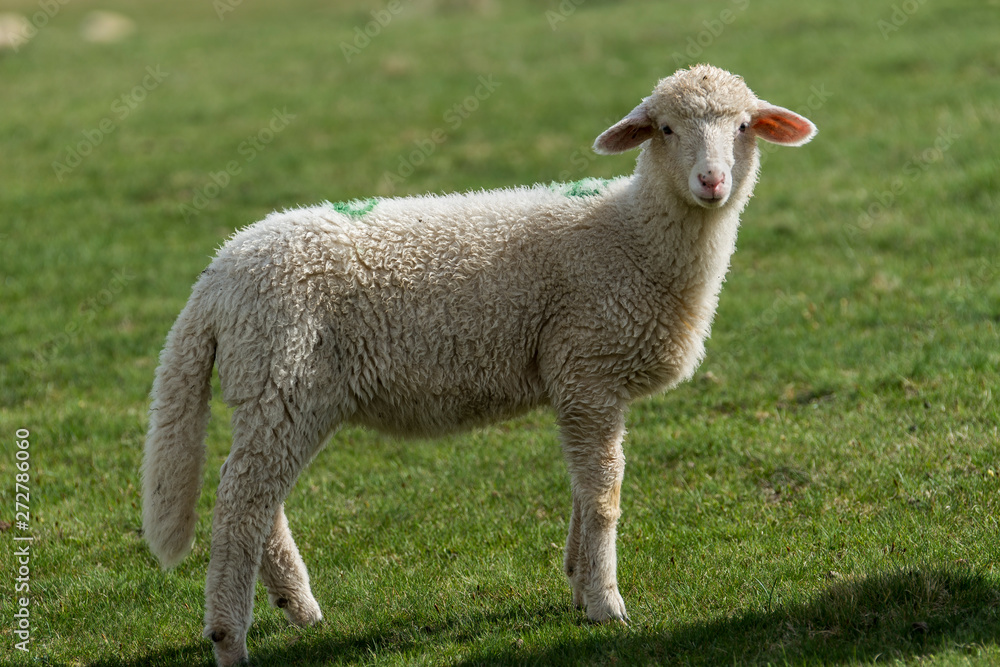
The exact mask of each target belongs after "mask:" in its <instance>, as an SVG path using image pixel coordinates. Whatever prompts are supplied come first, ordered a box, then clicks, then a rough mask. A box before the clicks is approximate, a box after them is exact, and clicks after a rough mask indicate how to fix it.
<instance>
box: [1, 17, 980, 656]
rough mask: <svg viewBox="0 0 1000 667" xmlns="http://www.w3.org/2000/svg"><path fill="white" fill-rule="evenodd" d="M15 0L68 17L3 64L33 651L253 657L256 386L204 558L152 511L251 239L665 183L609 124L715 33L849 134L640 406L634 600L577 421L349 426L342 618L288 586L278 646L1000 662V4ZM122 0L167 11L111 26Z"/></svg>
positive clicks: (837, 131)
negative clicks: (212, 633) (176, 388)
mask: <svg viewBox="0 0 1000 667" xmlns="http://www.w3.org/2000/svg"><path fill="white" fill-rule="evenodd" d="M329 4H335V5H336V6H337V7H336V8H330V7H329V6H328V5H329ZM279 5H280V6H279ZM4 6H5V8H7V9H13V10H16V11H20V12H21V13H22V14H26V15H28V16H29V17H32V21H33V22H34V25H35V26H38V28H37V30H36V32H37V34H36V35H35V37H34V39H33V40H32V41H31V42H30V43H29V44H27V45H25V46H23V47H22V48H21V49H20V50H19V51H18V52H17V53H7V54H4V55H2V57H0V100H2V104H0V109H2V110H0V304H2V305H0V309H2V310H0V434H2V441H3V447H2V455H0V488H2V489H3V494H2V498H3V506H2V507H0V520H2V521H4V522H5V523H10V524H14V525H13V526H11V527H10V528H8V529H6V530H5V531H3V532H2V533H0V581H2V582H3V591H2V592H0V643H2V645H0V663H3V664H13V665H34V664H44V665H64V664H66V665H103V666H108V667H110V666H113V665H209V664H213V663H212V661H211V660H212V659H211V645H210V642H208V641H207V640H203V639H200V633H201V627H202V626H201V616H202V611H203V587H204V575H205V568H206V565H207V561H208V537H209V532H210V516H211V508H212V506H213V499H214V488H215V485H216V484H217V481H218V472H217V471H218V467H219V465H220V464H221V463H222V461H223V459H224V458H225V456H226V453H227V451H228V447H229V428H228V415H229V413H228V411H227V408H226V407H225V406H224V405H223V404H222V403H221V401H219V400H218V398H217V399H216V401H215V405H214V406H213V421H212V424H211V426H210V433H209V439H208V450H209V464H208V473H207V475H206V486H205V491H204V493H203V495H202V498H201V502H200V509H199V511H200V517H201V518H200V521H199V524H198V539H197V542H196V545H195V549H194V551H193V553H192V555H191V556H190V557H189V558H188V560H186V561H185V562H184V563H183V564H182V565H181V566H180V567H179V568H177V569H176V570H174V571H171V572H167V573H164V572H162V571H161V570H160V569H159V568H158V566H157V564H156V562H155V560H154V558H153V557H152V556H151V554H150V553H149V552H148V550H147V549H146V548H145V546H144V544H143V542H142V540H141V536H140V502H139V491H138V486H139V480H138V468H139V463H140V459H141V450H142V440H143V435H144V430H145V423H146V410H147V407H148V398H147V397H148V392H149V388H150V384H151V382H152V377H153V370H154V368H155V364H156V357H157V354H158V352H159V349H160V347H161V346H162V343H163V339H164V336H165V335H166V333H167V331H168V329H169V327H170V325H171V323H172V322H173V319H174V317H176V315H177V313H178V312H179V311H180V309H181V307H182V305H183V304H184V302H185V299H186V298H187V295H188V293H189V289H190V286H191V285H192V284H193V282H194V281H195V279H196V278H197V276H198V274H199V272H200V271H201V270H202V269H203V268H204V267H205V266H206V265H207V263H208V260H209V257H210V256H211V255H212V254H213V252H214V250H215V249H216V248H217V247H218V246H219V245H220V244H221V243H222V242H223V240H224V239H225V238H226V237H227V236H228V235H229V234H231V233H232V232H233V231H234V230H235V229H237V228H239V227H241V226H243V225H246V224H248V223H250V222H253V221H254V220H257V219H259V218H261V217H263V216H264V215H266V214H267V213H268V212H270V211H272V210H275V209H281V208H285V207H291V206H295V205H300V204H301V205H304V204H312V203H317V202H320V201H323V200H330V201H338V200H347V199H351V198H355V197H364V196H371V195H390V194H407V193H420V192H429V191H434V192H448V191H456V190H466V189H470V188H480V187H501V186H508V185H515V184H521V183H531V182H535V181H552V180H576V179H578V178H582V177H584V176H613V175H618V174H625V173H629V172H630V171H631V169H632V164H633V161H634V154H630V155H624V156H616V157H600V158H598V157H597V156H595V155H593V154H592V153H591V152H590V151H589V146H590V144H591V143H592V141H593V139H594V138H595V137H596V136H597V135H598V134H599V133H600V132H601V131H602V130H603V129H604V128H605V127H607V126H608V125H609V124H610V123H611V122H613V121H615V120H617V119H618V118H619V117H621V116H622V115H623V114H624V113H626V112H627V111H628V110H630V109H631V108H632V106H634V104H635V103H636V102H637V101H638V100H639V99H640V98H641V97H642V96H643V95H645V94H647V93H648V92H649V90H650V89H651V87H652V85H653V83H654V82H655V81H656V80H657V79H658V78H660V77H662V76H666V75H667V74H669V73H671V72H672V71H674V70H675V69H676V68H677V67H679V66H685V65H688V64H691V63H694V62H699V61H706V62H711V63H713V64H716V65H719V66H721V67H725V68H728V69H731V70H733V71H736V72H739V73H741V74H742V75H744V77H745V78H746V80H747V81H748V83H749V84H750V86H751V87H752V88H753V89H754V90H755V91H756V92H757V93H758V94H759V95H760V96H761V97H763V98H765V99H768V100H769V101H771V102H773V103H775V104H780V105H783V106H787V107H789V108H792V109H795V110H797V111H799V112H801V113H803V114H805V115H807V116H809V117H810V118H811V119H812V120H813V121H814V122H815V123H816V124H817V125H818V127H819V128H820V134H819V135H818V137H817V138H816V139H815V140H814V141H813V142H812V143H811V144H809V145H808V146H805V147H803V148H800V149H794V150H793V149H780V150H774V151H768V152H767V153H766V154H765V161H764V166H763V173H762V178H761V183H760V185H759V186H758V188H757V191H756V197H755V198H754V200H753V201H752V202H751V204H750V206H749V208H748V209H747V211H746V213H745V214H744V216H743V228H742V231H741V237H740V242H739V250H738V252H737V253H736V255H735V256H734V258H733V265H732V269H731V272H730V275H729V279H728V282H727V284H726V286H725V288H724V290H723V293H722V298H721V303H720V307H719V312H718V315H717V318H716V324H715V327H714V332H713V336H712V338H711V339H710V341H709V342H708V356H707V358H706V360H705V362H704V364H703V365H702V367H701V368H700V369H699V372H698V373H697V375H696V376H695V378H694V379H693V380H692V381H691V382H689V383H687V384H685V385H682V386H681V387H680V388H678V389H677V390H675V391H673V392H671V393H669V394H666V395H663V396H660V397H657V398H654V399H650V400H646V401H643V402H641V403H638V404H637V405H635V407H634V408H633V410H632V412H631V413H630V418H629V435H628V437H627V440H626V456H627V459H628V467H627V471H626V480H625V486H624V490H623V501H622V505H623V507H622V509H623V518H622V521H621V524H620V527H619V543H618V544H619V581H620V586H621V590H622V594H623V596H624V597H625V601H626V604H627V605H628V606H629V610H630V614H631V617H632V624H631V626H629V627H627V628H626V627H618V626H615V627H604V626H592V625H590V624H588V623H587V622H586V621H585V618H584V616H583V614H581V613H579V612H577V611H575V610H573V609H571V605H570V593H569V587H568V585H567V583H566V582H565V580H564V577H563V575H562V573H561V562H562V544H563V541H564V539H565V533H566V530H567V521H568V516H569V509H570V493H569V483H568V477H567V474H566V472H565V469H564V466H563V463H562V460H561V455H560V452H559V446H558V441H557V435H556V430H555V426H554V423H553V418H552V416H551V415H550V414H549V413H547V412H538V413H532V414H530V415H529V416H527V417H524V418H522V419H519V420H516V421H514V422H511V423H508V424H504V425H499V426H496V427H493V428H488V429H484V430H481V431H477V432H474V433H470V434H464V435H460V436H455V437H451V438H446V439H441V440H433V441H427V442H402V441H397V440H393V439H390V438H386V437H382V436H379V435H377V434H373V433H370V432H367V431H363V430H355V429H347V430H344V431H342V432H340V433H339V434H338V435H336V436H335V437H334V439H333V440H332V441H331V443H330V444H329V445H328V446H327V448H326V450H325V451H324V452H323V453H322V454H321V455H320V456H319V457H318V458H317V460H316V461H315V462H314V464H313V465H312V467H311V468H310V469H309V470H308V471H307V472H306V473H305V474H304V475H303V477H302V478H301V480H300V481H299V483H298V486H297V487H296V489H295V491H294V492H293V494H292V496H291V497H290V498H289V501H288V505H287V513H288V516H289V520H290V522H291V523H292V530H293V531H294V532H295V534H296V539H297V541H298V544H299V546H300V548H301V549H302V551H303V552H304V556H305V559H306V562H307V564H308V566H309V568H310V573H311V576H312V581H313V590H314V593H315V594H316V597H317V599H318V600H319V602H320V604H321V605H322V607H323V611H324V614H325V619H324V622H323V623H322V624H321V625H320V626H318V627H316V628H312V629H309V630H300V629H296V628H293V627H290V626H289V625H288V624H287V623H286V622H285V621H284V618H283V617H282V616H281V615H280V613H279V612H277V611H276V610H272V609H270V608H268V607H267V601H266V597H265V596H264V595H263V592H262V589H259V591H258V593H259V594H258V598H257V606H256V609H255V622H254V625H253V626H252V628H251V631H250V637H249V644H250V652H251V655H252V656H253V657H254V659H255V661H256V664H261V665H286V664H287V665H290V664H296V665H321V664H379V665H403V664H405V665H413V664H417V665H419V664H424V665H432V664H433V665H437V664H457V665H480V664H485V665H492V664H538V665H549V664H600V665H614V664H619V665H621V664H656V663H662V664H789V665H800V664H813V665H819V664H867V663H874V662H878V663H880V664H882V663H888V664H910V663H920V664H934V665H988V664H1000V534H998V516H1000V446H998V423H1000V410H998V404H997V397H996V396H995V393H996V392H997V390H998V387H1000V382H998V380H1000V336H998V327H1000V261H998V259H997V257H998V249H1000V231H998V222H1000V220H998V204H1000V158H998V155H1000V151H998V148H1000V50H998V49H997V35H998V34H1000V3H998V2H997V1H996V0H989V1H987V0H934V1H926V0H905V1H902V2H900V1H899V0H875V1H873V2H862V1H861V0H847V1H845V2H837V3H834V2H820V3H803V2H793V1H792V0H780V1H777V2H771V3H759V4H758V3H752V2H750V0H733V1H731V2H730V1H723V2H716V3H706V2H690V1H680V0H677V1H674V2H654V1H649V2H622V3H617V2H607V1H604V0H562V2H554V1H553V2H545V3H532V2H509V3H508V2H504V3H501V2H499V0H478V1H477V0H437V1H435V0H413V1H412V2H410V1H408V0H399V1H398V2H397V1H396V0H394V1H393V2H391V3H383V2H380V1H375V2H368V3H357V4H356V6H355V5H354V3H324V2H319V1H318V0H314V1H310V0H299V1H296V2H290V3H249V2H246V3H243V2H242V1H241V0H216V2H215V3H214V5H213V3H209V2H198V3H196V2H186V1H182V2H176V3H141V2H131V1H126V0H118V1H112V2H110V3H109V4H106V5H97V4H95V3H92V2H89V1H85V0H80V1H79V2H77V1H74V2H70V3H64V4H59V3H57V2H53V3H43V2H28V1H21V0H9V1H8V2H6V3H5V4H4ZM98 7H100V8H108V9H115V10H118V11H121V12H124V13H125V14H127V15H129V16H131V17H132V18H133V19H134V20H135V21H136V23H137V31H136V33H135V34H134V35H133V36H131V37H129V38H127V39H125V40H124V41H122V42H119V43H115V44H92V43H87V42H85V41H83V40H82V39H81V38H80V37H79V26H80V24H81V21H82V20H83V19H84V17H85V15H86V14H87V13H88V12H89V11H90V10H92V9H95V8H98ZM372 12H374V14H373V13H372ZM387 17H388V18H387ZM217 393H218V392H217ZM19 429H25V430H27V431H29V437H28V438H27V440H28V443H29V444H28V449H26V450H25V449H19V448H18V447H17V446H16V444H15V443H16V442H17V441H18V440H23V438H21V437H19V435H18V433H19ZM21 433H23V431H22V432H21ZM25 451H27V452H28V455H27V456H29V458H28V464H29V466H28V468H29V469H28V477H26V478H25V477H22V478H21V479H22V480H25V481H27V484H25V485H24V486H26V487H28V489H29V491H30V500H29V502H28V503H27V504H28V505H29V507H30V509H29V511H30V521H29V525H28V528H27V530H22V529H19V528H18V527H17V526H16V518H15V514H16V512H15V510H16V509H18V510H19V508H16V506H15V502H16V498H15V490H16V486H15V483H16V479H17V478H16V475H17V474H19V471H18V469H17V464H18V462H19V459H18V458H17V457H18V452H25ZM20 456H22V457H23V456H25V455H24V454H21V455H20ZM21 474H23V473H21ZM26 536H31V537H33V538H34V539H33V541H32V542H26V541H23V540H17V539H16V538H18V537H26ZM25 544H28V545H30V552H29V554H30V555H29V556H28V557H27V558H25V557H24V556H21V555H18V550H19V549H23V547H24V545H25ZM24 560H27V561H28V565H26V566H25V567H27V568H28V571H29V573H28V574H27V575H23V574H22V575H21V576H20V578H21V579H24V582H25V583H28V584H29V585H30V591H28V592H22V593H16V592H15V586H16V585H17V582H18V579H19V572H20V568H21V567H22V566H23V561H24ZM21 597H26V598H27V599H28V600H29V602H28V605H27V607H26V609H27V610H28V613H29V621H28V622H29V624H30V641H29V643H28V644H27V647H28V648H29V649H30V650H29V651H28V652H27V653H25V652H23V651H20V650H17V649H16V648H15V644H17V643H18V642H20V641H22V638H20V637H19V636H18V635H17V634H16V633H15V630H17V629H18V620H19V619H18V618H17V617H16V614H23V612H22V611H21V609H22V607H23V605H22V603H21V602H20V598H21Z"/></svg>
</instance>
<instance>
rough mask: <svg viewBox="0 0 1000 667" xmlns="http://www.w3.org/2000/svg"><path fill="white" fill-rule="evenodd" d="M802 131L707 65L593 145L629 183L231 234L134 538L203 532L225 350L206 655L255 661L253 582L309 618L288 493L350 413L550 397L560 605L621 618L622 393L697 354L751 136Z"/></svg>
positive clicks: (366, 212) (466, 411)
mask: <svg viewBox="0 0 1000 667" xmlns="http://www.w3.org/2000/svg"><path fill="white" fill-rule="evenodd" d="M815 132H816V128H815V126H814V125H813V124H812V123H811V122H810V121H809V120H807V119H805V118H803V117H802V116H800V115H798V114H796V113H793V112H792V111H789V110H787V109H784V108H781V107H777V106H773V105H771V104H768V103H767V102H764V101H761V100H759V99H758V98H757V97H756V96H755V95H754V94H753V93H752V92H751V91H750V89H749V88H748V87H747V86H746V84H745V83H744V82H743V79H742V78H740V77H738V76H735V75H733V74H730V73H729V72H726V71H724V70H721V69H717V68H715V67H711V66H708V65H698V66H694V67H692V68H690V69H685V70H680V71H678V72H676V73H675V74H673V75H672V76H670V77H667V78H665V79H663V80H661V81H660V82H659V83H658V84H657V86H656V87H655V89H654V90H653V92H652V94H651V95H650V96H648V97H646V98H645V99H644V100H642V102H641V103H640V104H639V105H638V106H636V107H635V108H634V109H633V110H632V111H631V112H630V113H628V114H627V115H626V116H625V117H624V118H623V119H622V120H621V121H619V122H618V123H616V124H615V125H613V126H612V127H610V128H609V129H608V130H606V131H605V132H604V133H603V134H601V135H600V136H599V137H598V138H597V140H596V142H595V144H594V148H595V150H596V151H597V152H598V153H601V154H612V153H621V152H623V151H628V150H630V149H632V148H635V147H639V146H642V150H641V152H640V153H639V156H638V160H637V164H636V168H635V172H634V174H633V175H632V176H630V177H621V178H617V179H614V180H610V181H598V180H594V179H590V180H587V181H583V182H580V183H576V184H567V185H561V184H552V185H549V186H543V185H536V186H533V187H522V188H516V189H506V190H496V191H481V192H473V193H467V194H452V195H444V196H418V197H406V198H396V199H371V200H362V201H354V202H349V203H347V204H324V205H321V206H315V207H311V208H302V209H298V210H291V211H286V212H283V213H273V214H271V215H270V216H268V217H266V218H265V219H264V220H262V221H260V222H258V223H256V224H253V225H251V226H249V227H247V228H245V229H243V230H242V231H240V232H238V233H236V234H235V235H234V236H233V237H232V238H231V239H230V240H229V241H228V242H227V243H226V244H225V245H224V246H223V247H222V248H221V249H220V250H219V252H218V254H217V256H216V257H215V259H214V260H213V261H212V262H211V264H210V265H209V267H208V268H207V269H206V270H205V271H204V273H203V274H202V276H201V277H200V279H199V280H198V282H197V283H196V284H195V286H194V288H193V291H192V294H191V297H190V299H189V300H188V302H187V305H186V306H185V308H184V309H183V311H182V312H181V314H180V316H179V317H178V319H177V321H176V322H175V324H174V326H173V328H172V329H171V331H170V333H169V335H168V337H167V341H166V345H165V348H164V350H163V352H162V354H161V357H160V365H159V368H158V369H157V372H156V379H155V382H154V386H153V392H152V393H153V402H152V407H151V410H150V424H149V432H148V434H147V438H146V445H145V457H144V462H143V469H142V475H143V526H144V531H145V538H146V540H147V541H148V543H149V546H150V549H151V550H152V552H153V553H154V554H155V555H156V556H157V557H158V558H159V560H160V562H161V563H162V564H163V566H164V567H172V566H174V565H176V564H177V563H178V562H180V561H181V559H183V558H184V556H185V555H186V554H187V553H188V551H189V550H190V548H191V545H192V541H193V536H194V527H195V521H196V517H195V510H194V508H195V504H196V501H197V498H198V495H199V493H200V487H201V480H202V472H203V467H204V462H205V450H204V445H203V440H204V437H205V431H206V425H207V422H208V419H209V398H210V396H211V383H210V380H211V373H212V367H213V364H215V365H216V366H217V367H218V372H219V377H220V381H221V385H222V392H223V398H224V400H225V401H226V402H227V403H228V404H230V405H232V406H234V413H233V419H232V434H233V435H232V437H233V444H232V449H231V451H230V454H229V456H228V458H227V459H226V461H225V463H224V464H223V466H222V471H221V480H220V483H219V487H218V494H217V499H216V505H215V511H214V517H213V523H212V540H211V558H210V563H209V566H208V576H207V580H206V586H205V597H206V604H205V606H206V609H205V630H204V636H205V637H206V638H210V639H211V640H212V641H213V643H214V650H215V654H216V658H217V660H218V664H219V665H232V664H234V663H237V662H240V661H242V660H246V659H247V657H248V655H247V649H246V633H247V629H248V627H249V625H250V623H251V618H252V612H253V591H254V581H255V578H256V577H257V576H258V575H259V576H260V578H261V579H262V581H263V583H264V585H265V587H266V588H267V590H268V598H269V601H270V602H271V604H272V605H275V606H277V607H279V608H281V609H283V610H284V613H285V615H286V617H287V618H288V619H289V621H291V622H292V623H295V624H298V625H303V626H304V625H309V624H312V623H316V622H317V621H319V620H320V619H321V617H322V615H321V612H320V607H319V605H318V604H317V602H316V600H315V599H314V597H313V595H312V592H311V590H310V587H309V576H308V573H307V571H306V567H305V565H304V563H303V561H302V558H301V556H300V554H299V552H298V550H297V548H296V546H295V543H294V541H293V539H292V536H291V533H290V532H289V528H288V522H287V520H286V518H285V514H284V509H283V503H284V501H285V498H286V496H287V495H288V493H289V491H290V490H291V488H292V486H293V485H294V483H295V481H296V479H297V478H298V476H299V474H300V473H301V472H302V470H303V469H304V468H305V466H306V465H307V464H308V463H309V461H310V460H311V459H312V458H313V457H314V456H315V455H316V454H317V452H318V451H319V449H320V448H321V446H322V444H323V443H324V441H325V440H326V439H327V438H328V437H329V436H330V435H331V434H332V433H333V432H334V431H335V430H336V429H337V427H338V426H339V425H341V424H346V423H350V424H362V425H366V426H369V427H373V428H377V429H381V430H383V431H387V432H389V433H392V434H398V435H402V436H429V435H435V434H441V433H445V432H449V431H454V430H456V429H463V428H468V427H472V426H476V425H481V424H485V423H488V422H493V421H496V420H499V419H504V418H509V417H511V416H514V415H517V414H519V413H522V412H524V411H526V410H528V409H531V408H534V407H536V406H539V405H548V406H550V407H551V408H552V409H553V410H554V412H555V414H556V417H557V422H558V425H559V429H560V436H561V443H562V449H563V453H564V456H565V460H566V463H567V466H568V468H569V473H570V476H571V481H572V514H571V517H570V522H569V536H568V538H567V541H566V548H565V563H564V566H565V573H566V576H567V577H568V579H569V583H570V587H571V589H572V600H573V604H574V605H576V606H577V607H578V608H584V609H585V610H586V614H587V616H588V617H589V619H590V620H592V621H595V622H603V621H621V622H625V621H627V619H628V615H627V613H626V609H625V603H624V601H623V600H622V596H621V595H620V594H619V591H618V584H617V579H616V553H615V536H616V524H617V521H618V518H619V497H620V492H621V484H622V477H623V473H624V466H625V458H624V455H623V452H622V438H623V435H624V433H625V413H626V409H627V406H628V405H629V403H630V402H631V401H634V400H636V399H637V398H639V397H642V396H646V395H649V394H652V393H654V392H658V391H661V390H664V389H667V388H670V387H673V386H675V385H676V384H678V383H679V382H682V381H683V380H685V379H687V378H690V377H691V375H692V374H693V373H694V370H695V368H696V367H697V365H698V364H699V362H700V361H701V359H702V356H703V353H704V340H705V338H706V337H707V336H708V334H709V329H710V325H711V322H712V319H713V316H714V312H715V309H716V305H717V303H718V295H719V291H720V289H721V286H722V282H723V279H724V277H725V274H726V271H727V269H728V266H729V258H730V256H731V254H732V253H733V251H734V249H735V242H736V234H737V227H738V225H739V216H740V213H741V211H742V210H743V208H744V206H745V205H746V203H747V201H748V200H749V198H750V196H751V193H752V190H753V187H754V184H755V183H756V180H757V173H758V167H759V153H758V148H757V143H756V138H757V137H760V138H762V139H764V140H766V141H770V142H774V143H777V144H784V145H789V146H798V145H801V144H804V143H806V142H807V141H809V140H810V139H811V138H812V137H813V135H814V134H815Z"/></svg>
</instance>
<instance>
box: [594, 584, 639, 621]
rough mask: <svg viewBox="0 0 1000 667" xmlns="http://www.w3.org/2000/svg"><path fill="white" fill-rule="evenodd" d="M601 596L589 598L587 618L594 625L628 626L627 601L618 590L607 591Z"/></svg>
mask: <svg viewBox="0 0 1000 667" xmlns="http://www.w3.org/2000/svg"><path fill="white" fill-rule="evenodd" d="M601 593H602V594H601V595H600V596H595V595H588V596H587V618H589V619H590V620H591V621H593V622H594V623H620V624H622V625H628V621H629V618H628V612H627V611H626V610H625V601H624V600H623V599H622V596H621V594H620V593H618V591H617V590H616V589H611V590H605V591H602V592H601Z"/></svg>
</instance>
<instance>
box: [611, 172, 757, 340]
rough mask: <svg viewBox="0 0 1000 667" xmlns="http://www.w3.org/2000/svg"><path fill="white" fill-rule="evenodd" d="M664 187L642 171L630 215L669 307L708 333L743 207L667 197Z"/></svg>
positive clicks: (649, 269) (635, 186) (631, 197)
mask: <svg viewBox="0 0 1000 667" xmlns="http://www.w3.org/2000/svg"><path fill="white" fill-rule="evenodd" d="M656 187H659V188H660V190H659V191H656V190H654V188H656ZM662 187H663V186H662V184H657V185H656V186H653V185H651V184H649V183H644V182H643V181H642V180H641V179H640V178H639V175H638V174H637V175H636V177H635V179H634V180H633V183H632V188H631V189H632V192H631V193H630V194H629V200H630V201H631V202H632V210H631V211H630V213H629V217H630V218H631V219H632V220H633V221H634V224H635V227H636V230H637V232H638V235H637V240H639V242H640V243H642V244H643V245H644V246H645V248H644V253H643V254H644V255H645V257H646V260H647V262H648V271H649V274H648V275H649V277H650V278H652V279H653V280H654V281H655V282H656V283H657V284H658V285H659V288H660V293H661V294H662V295H663V298H664V299H665V301H666V302H665V303H664V304H663V305H664V307H665V308H668V309H673V308H679V309H682V310H684V312H685V314H684V315H683V316H684V317H685V319H686V321H688V323H689V324H690V325H692V326H694V327H696V328H697V329H698V330H699V331H700V333H701V334H702V335H703V336H705V335H708V332H709V327H710V325H711V321H712V317H713V315H714V313H715V308H716V305H717V304H718V295H719V291H720V290H721V288H722V283H723V281H724V279H725V276H726V272H727V270H728V269H729V259H730V257H731V256H732V254H733V251H734V250H735V249H736V234H737V230H738V228H739V216H740V212H741V209H742V208H743V206H742V204H740V202H731V203H730V204H728V205H726V206H724V207H722V208H719V209H706V208H701V207H698V206H694V205H690V204H688V203H687V202H683V201H678V200H677V199H676V198H674V197H671V196H666V195H665V194H664V193H663V191H662ZM651 192H656V194H655V195H652V194H651ZM733 204H739V205H733Z"/></svg>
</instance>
